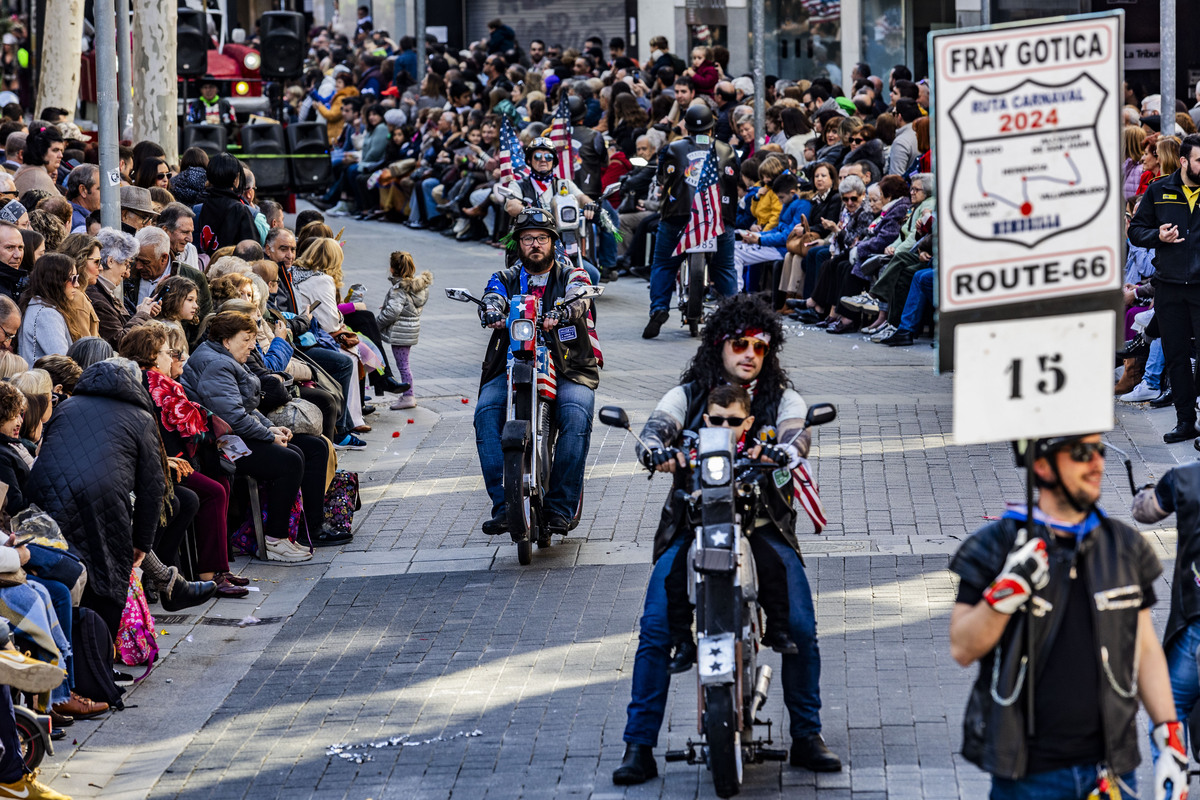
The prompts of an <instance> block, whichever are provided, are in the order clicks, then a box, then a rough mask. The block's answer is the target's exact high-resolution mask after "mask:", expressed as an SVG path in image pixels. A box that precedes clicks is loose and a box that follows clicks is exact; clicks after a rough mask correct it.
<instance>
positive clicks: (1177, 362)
mask: <svg viewBox="0 0 1200 800" xmlns="http://www.w3.org/2000/svg"><path fill="white" fill-rule="evenodd" d="M1154 309H1155V312H1154V318H1155V319H1156V320H1158V327H1159V330H1160V331H1161V332H1162V345H1163V357H1164V358H1165V359H1166V372H1167V377H1168V378H1169V379H1170V381H1171V389H1172V390H1173V391H1174V393H1175V421H1176V422H1177V423H1179V424H1180V425H1192V424H1195V422H1196V377H1197V376H1196V375H1195V374H1194V373H1193V371H1192V364H1191V357H1192V340H1193V339H1194V338H1200V286H1196V285H1187V286H1185V285H1181V284H1175V283H1161V282H1160V283H1159V284H1158V289H1157V291H1156V292H1155V294H1154Z"/></svg>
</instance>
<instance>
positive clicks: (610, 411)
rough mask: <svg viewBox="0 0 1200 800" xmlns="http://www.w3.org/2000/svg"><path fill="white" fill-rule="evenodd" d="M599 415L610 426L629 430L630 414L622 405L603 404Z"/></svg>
mask: <svg viewBox="0 0 1200 800" xmlns="http://www.w3.org/2000/svg"><path fill="white" fill-rule="evenodd" d="M599 417H600V422H602V423H603V424H605V425H608V426H609V427H612V428H624V429H626V430H629V415H628V414H626V413H625V409H623V408H621V407H620V406H601V407H600V414H599Z"/></svg>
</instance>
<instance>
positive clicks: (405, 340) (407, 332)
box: [378, 270, 433, 347]
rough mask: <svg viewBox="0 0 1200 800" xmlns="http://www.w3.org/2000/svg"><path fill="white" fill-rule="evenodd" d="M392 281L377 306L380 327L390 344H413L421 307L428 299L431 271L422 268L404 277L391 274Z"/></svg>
mask: <svg viewBox="0 0 1200 800" xmlns="http://www.w3.org/2000/svg"><path fill="white" fill-rule="evenodd" d="M391 281H392V288H390V289H388V293H387V295H386V296H385V297H384V298H383V307H382V308H381V309H379V317H378V321H379V330H380V331H381V332H382V333H383V337H384V338H385V339H386V340H387V343H388V344H390V345H392V346H393V347H412V346H413V345H415V344H416V343H417V338H418V337H419V336H420V335H421V308H422V307H423V306H424V305H425V303H426V301H428V300H429V287H430V286H431V285H432V284H433V273H432V272H430V271H429V270H425V271H424V272H421V273H419V274H417V275H414V276H412V277H411V278H404V279H401V278H397V277H394V276H393V277H392V279H391Z"/></svg>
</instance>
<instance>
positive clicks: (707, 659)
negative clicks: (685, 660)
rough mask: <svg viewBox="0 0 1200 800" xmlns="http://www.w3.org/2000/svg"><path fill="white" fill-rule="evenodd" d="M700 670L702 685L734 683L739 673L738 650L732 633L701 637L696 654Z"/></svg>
mask: <svg viewBox="0 0 1200 800" xmlns="http://www.w3.org/2000/svg"><path fill="white" fill-rule="evenodd" d="M696 664H697V665H698V666H699V669H700V685H701V686H713V685H719V684H730V683H733V682H734V680H735V677H736V672H737V669H736V668H737V649H736V642H735V637H734V634H733V633H732V632H730V633H720V634H717V635H715V636H701V637H700V647H699V649H698V650H697V652H696Z"/></svg>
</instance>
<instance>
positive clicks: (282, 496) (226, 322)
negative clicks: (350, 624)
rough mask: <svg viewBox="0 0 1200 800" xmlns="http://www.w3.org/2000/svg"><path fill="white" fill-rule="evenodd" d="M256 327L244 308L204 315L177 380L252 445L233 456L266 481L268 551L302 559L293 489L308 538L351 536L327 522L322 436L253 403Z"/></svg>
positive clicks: (305, 556)
mask: <svg viewBox="0 0 1200 800" xmlns="http://www.w3.org/2000/svg"><path fill="white" fill-rule="evenodd" d="M256 334H257V327H256V326H255V324H254V320H252V319H251V318H250V317H249V316H247V315H245V314H238V313H236V312H232V311H223V312H221V313H219V314H216V315H215V316H214V317H213V318H212V320H210V321H209V324H208V338H207V339H205V341H204V342H203V343H201V345H200V346H199V347H197V348H196V352H195V353H194V354H193V355H192V357H191V358H189V359H188V361H187V364H186V365H184V369H183V375H182V383H183V386H184V388H185V389H186V390H187V393H188V396H189V397H190V398H192V399H193V400H195V401H196V402H198V403H200V404H201V405H203V406H204V407H205V408H207V409H209V410H210V411H211V412H212V413H214V414H217V415H218V416H220V417H221V419H223V420H225V422H227V423H228V424H229V426H230V427H231V428H232V429H233V432H234V433H235V434H237V435H238V436H239V437H241V439H242V441H243V442H245V444H246V447H248V448H249V449H250V453H249V454H248V455H244V456H242V457H241V458H239V459H238V460H237V461H236V462H234V463H235V465H236V467H237V470H238V472H239V473H244V474H248V475H251V476H253V477H254V478H255V479H256V480H259V481H263V482H266V483H268V487H267V519H266V524H265V533H266V536H267V554H266V555H267V557H268V558H269V559H271V560H273V561H281V562H284V563H296V562H301V561H307V560H309V559H310V558H311V557H312V554H311V553H310V552H309V551H308V550H307V549H306V548H304V547H301V546H300V545H298V544H296V543H295V542H294V541H292V540H291V539H290V538H289V537H290V535H291V534H290V532H289V517H290V515H291V509H292V506H293V504H294V503H295V501H296V495H297V492H300V493H301V494H302V495H303V500H304V515H305V518H306V520H307V530H308V531H309V535H310V537H311V544H312V545H317V546H320V545H326V544H330V545H332V544H343V543H345V542H346V541H348V539H349V538H350V537H349V536H344V535H342V534H341V533H340V532H337V531H334V530H332V529H328V530H327V529H325V521H324V517H325V512H324V503H325V465H326V463H327V461H328V450H327V447H326V445H325V443H324V440H323V439H321V438H320V437H316V436H305V435H302V434H297V435H295V436H293V434H292V432H291V431H289V430H288V429H286V428H279V427H275V426H273V425H271V424H270V421H269V420H268V419H267V418H266V417H265V416H263V415H262V414H261V413H260V412H259V411H258V404H259V399H260V387H261V384H260V382H259V380H258V378H256V377H255V376H254V375H252V374H251V373H250V371H249V370H248V369H247V368H246V361H247V359H249V357H250V351H251V350H253V349H254V341H255V336H256ZM313 531H316V533H312V532H313ZM260 555H261V554H260Z"/></svg>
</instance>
